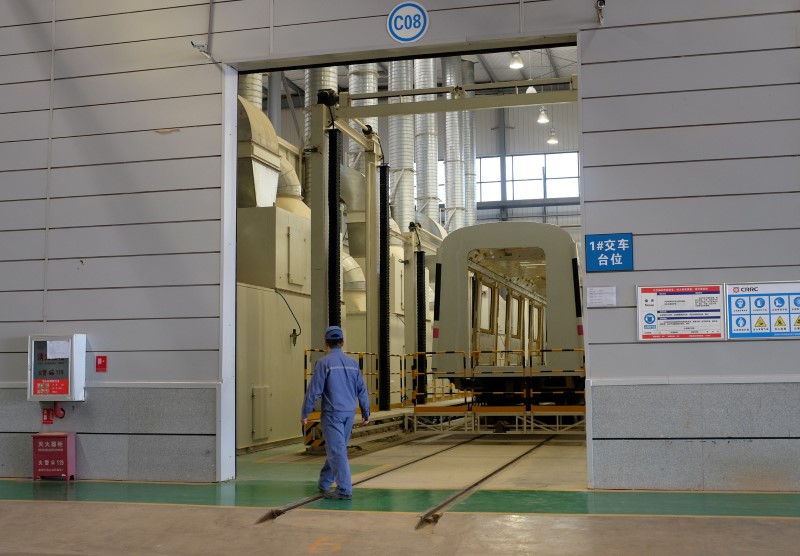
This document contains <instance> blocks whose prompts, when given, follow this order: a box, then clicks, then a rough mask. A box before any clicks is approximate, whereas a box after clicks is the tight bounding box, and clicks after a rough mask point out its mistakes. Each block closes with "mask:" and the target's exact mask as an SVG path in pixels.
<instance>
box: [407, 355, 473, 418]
mask: <svg viewBox="0 0 800 556" xmlns="http://www.w3.org/2000/svg"><path fill="white" fill-rule="evenodd" d="M433 355H460V356H461V363H462V364H461V367H460V368H457V369H453V370H450V369H441V368H436V369H433V368H429V366H428V363H429V358H430V357H431V356H433ZM404 359H405V361H406V362H405V368H406V369H408V367H409V362H408V359H411V360H412V363H411V381H412V385H411V400H410V402H411V404H412V405H414V406H415V407H416V406H418V405H424V404H428V403H433V402H440V401H449V400H453V399H458V398H461V397H462V396H463V397H464V403H465V404H466V403H470V401H471V391H469V389H462V390H460V391H456V390H454V389H453V384H452V382H451V379H453V378H460V379H463V381H462V384H463V385H465V386H466V385H467V384H468V378H469V368H468V367H467V352H466V351H463V350H449V351H417V352H414V353H409V354H406V355H405V356H404ZM406 374H407V371H406ZM428 379H431V380H428ZM421 384H424V389H423V388H422V387H421ZM406 386H407V384H406Z"/></svg>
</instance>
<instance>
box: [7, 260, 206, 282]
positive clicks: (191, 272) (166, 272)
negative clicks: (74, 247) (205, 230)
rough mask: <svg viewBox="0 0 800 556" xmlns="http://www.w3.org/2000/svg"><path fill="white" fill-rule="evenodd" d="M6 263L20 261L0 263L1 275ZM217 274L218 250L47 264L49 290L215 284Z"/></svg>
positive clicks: (59, 261)
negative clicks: (216, 251) (214, 251)
mask: <svg viewBox="0 0 800 556" xmlns="http://www.w3.org/2000/svg"><path fill="white" fill-rule="evenodd" d="M8 264H21V263H0V277H2V276H3V265H8ZM28 264H31V263H28ZM38 271H39V272H41V268H38ZM20 274H21V272H20ZM219 277H220V262H219V255H218V254H217V253H200V254H186V255H157V256H142V257H102V258H85V259H61V260H57V261H50V262H48V264H47V287H48V288H49V289H51V290H58V289H64V290H66V289H86V288H110V287H114V288H120V287H123V288H129V287H146V286H177V285H181V284H185V285H189V284H218V283H219Z"/></svg>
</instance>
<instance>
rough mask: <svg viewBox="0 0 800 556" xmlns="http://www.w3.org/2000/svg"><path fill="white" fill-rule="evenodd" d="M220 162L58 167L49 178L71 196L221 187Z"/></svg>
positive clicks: (57, 190)
mask: <svg viewBox="0 0 800 556" xmlns="http://www.w3.org/2000/svg"><path fill="white" fill-rule="evenodd" d="M220 165H221V160H220V158H219V157H218V156H216V157H207V158H194V159H192V160H155V161H149V162H133V163H125V164H104V165H101V166H73V167H70V168H56V169H54V170H53V172H52V175H51V178H50V194H51V196H52V197H71V196H81V195H98V194H113V193H139V192H145V191H168V190H173V189H176V190H177V189H205V188H211V187H219V185H220V176H221V171H222V170H221V168H220ZM2 179H3V178H2V175H0V180H2ZM0 195H2V193H0Z"/></svg>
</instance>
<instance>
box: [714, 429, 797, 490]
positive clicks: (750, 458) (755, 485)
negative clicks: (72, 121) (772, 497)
mask: <svg viewBox="0 0 800 556" xmlns="http://www.w3.org/2000/svg"><path fill="white" fill-rule="evenodd" d="M798 459H800V440H798V439H795V438H791V439H754V440H750V439H746V440H721V441H718V442H705V443H703V476H704V482H703V488H705V489H707V490H749V491H778V492H781V491H783V492H786V491H797V490H800V467H798V466H797V465H796V462H797V461H798Z"/></svg>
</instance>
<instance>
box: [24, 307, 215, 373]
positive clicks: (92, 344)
mask: <svg viewBox="0 0 800 556" xmlns="http://www.w3.org/2000/svg"><path fill="white" fill-rule="evenodd" d="M121 316H122V315H118V317H121ZM219 326H220V325H219V319H218V318H204V319H198V318H191V319H155V320H153V319H150V320H147V321H141V320H103V321H64V322H49V323H47V333H48V334H75V333H83V334H86V343H87V349H90V350H92V351H93V352H95V353H98V354H103V353H108V352H120V351H127V352H135V351H137V350H141V351H145V352H146V351H180V350H184V351H191V350H218V349H219ZM9 341H11V340H9ZM111 357H112V359H111V360H110V361H109V362H110V365H111V371H110V372H112V373H113V372H114V369H113V367H114V365H115V362H114V357H116V356H111Z"/></svg>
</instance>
